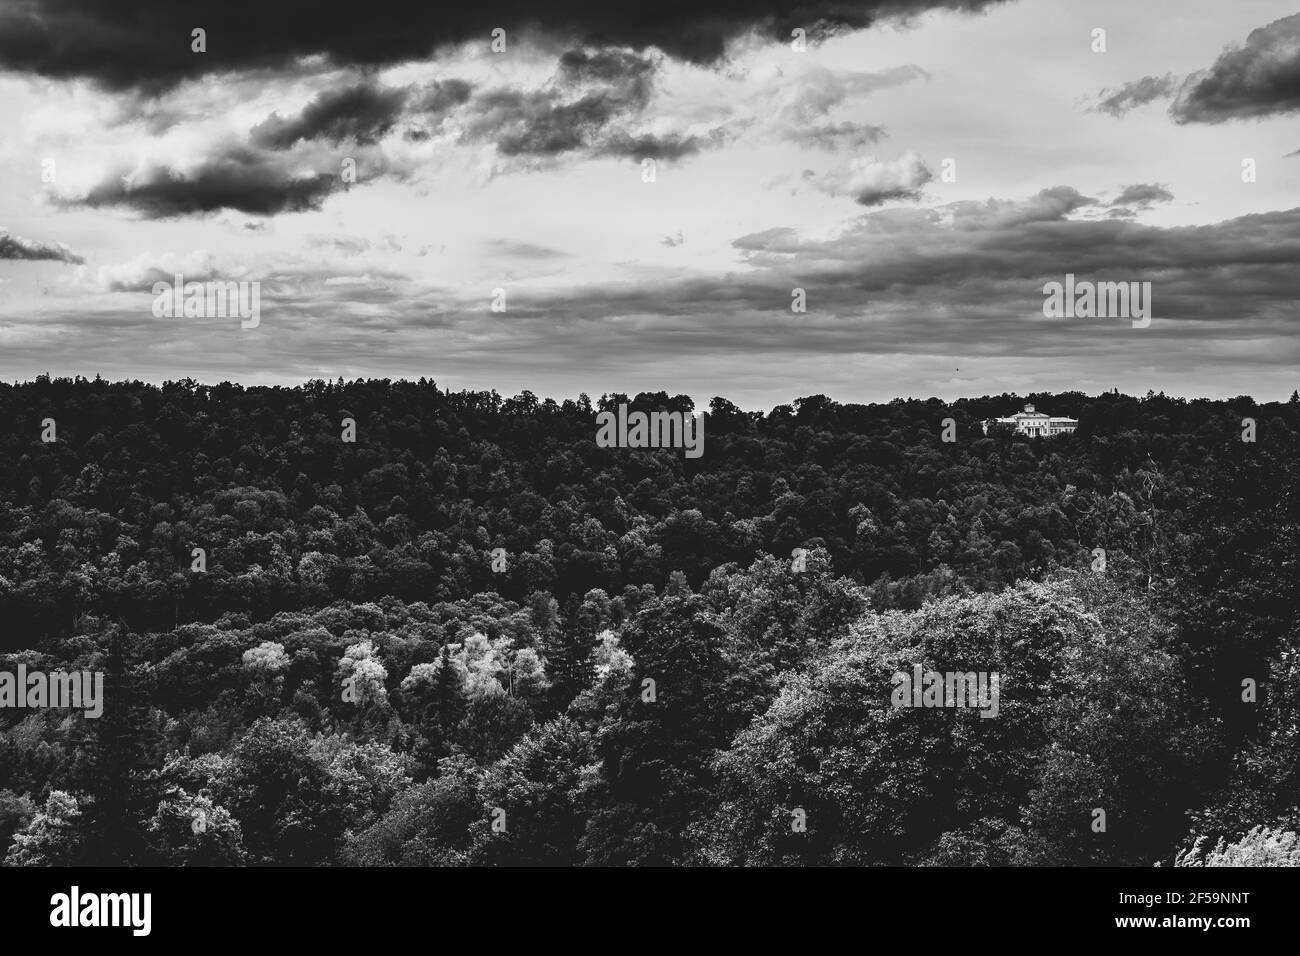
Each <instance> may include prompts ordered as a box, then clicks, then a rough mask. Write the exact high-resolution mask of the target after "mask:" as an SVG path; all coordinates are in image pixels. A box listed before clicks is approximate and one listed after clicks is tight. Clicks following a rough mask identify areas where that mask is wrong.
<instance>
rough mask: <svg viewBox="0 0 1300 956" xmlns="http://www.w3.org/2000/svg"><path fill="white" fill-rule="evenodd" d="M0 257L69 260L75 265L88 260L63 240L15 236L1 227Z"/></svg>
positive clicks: (29, 259)
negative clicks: (38, 239)
mask: <svg viewBox="0 0 1300 956" xmlns="http://www.w3.org/2000/svg"><path fill="white" fill-rule="evenodd" d="M0 259H25V260H28V261H32V262H35V261H45V262H68V263H72V264H74V265H76V264H80V263H83V262H85V261H86V260H85V259H83V258H82V257H81V256H79V255H77V254H76V253H75V252H73V251H72V250H71V249H69V248H68V247H67V246H65V245H63V243H61V242H58V243H53V244H51V243H48V242H37V241H36V240H34V239H24V238H23V237H22V236H15V235H14V234H13V233H11V232H10V231H9V230H8V229H0Z"/></svg>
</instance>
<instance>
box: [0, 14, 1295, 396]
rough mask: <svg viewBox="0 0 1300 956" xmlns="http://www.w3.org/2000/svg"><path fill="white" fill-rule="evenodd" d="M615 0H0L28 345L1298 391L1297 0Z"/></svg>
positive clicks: (509, 382) (14, 244) (76, 350)
mask: <svg viewBox="0 0 1300 956" xmlns="http://www.w3.org/2000/svg"><path fill="white" fill-rule="evenodd" d="M616 6H619V5H609V4H592V3H590V2H588V0H565V2H556V3H547V4H541V5H539V4H537V3H528V4H523V3H505V4H502V3H493V2H485V3H475V4H472V5H465V6H463V7H461V8H458V9H457V10H455V11H450V10H448V9H444V8H439V7H436V6H435V5H428V4H403V3H397V2H394V0H372V2H369V3H367V4H365V5H362V6H358V7H352V6H349V7H347V8H341V9H340V11H336V12H335V13H333V14H331V13H330V11H328V10H327V9H325V8H323V7H321V6H320V5H318V4H304V3H300V2H290V3H274V2H269V0H260V2H258V3H256V4H254V3H251V2H247V0H221V2H217V0H201V2H190V3H186V2H183V0H121V2H117V3H114V4H102V3H100V2H97V0H21V2H9V3H6V4H4V5H3V6H0V128H3V130H4V135H3V137H0V378H5V379H7V380H10V381H16V380H28V379H31V378H32V377H34V376H36V375H38V374H45V373H48V374H51V375H55V376H59V375H85V376H88V377H93V376H95V375H97V374H98V375H103V376H104V377H106V378H112V379H122V378H131V379H143V380H146V381H155V382H161V381H165V380H169V379H170V380H175V379H181V378H187V377H188V378H194V379H198V380H200V381H205V382H218V381H226V380H229V381H237V382H241V383H244V384H286V385H293V384H298V383H301V382H303V381H305V380H307V379H311V378H328V379H335V378H338V377H340V376H342V377H344V378H347V379H351V378H356V377H380V378H419V377H422V376H423V377H429V378H433V379H435V380H436V381H437V382H438V383H439V385H441V386H444V387H449V388H453V389H459V388H474V389H496V390H497V391H499V392H500V393H502V394H503V395H511V394H515V393H517V392H519V391H521V390H523V389H530V390H532V391H533V392H535V393H537V394H538V395H542V396H550V397H556V398H565V397H573V396H576V395H577V394H578V393H579V392H586V393H588V394H589V395H591V396H592V397H597V396H599V395H601V394H603V393H607V392H624V393H636V392H639V391H643V390H645V391H660V390H663V391H667V392H669V393H672V394H677V393H685V394H688V395H690V396H692V397H693V398H694V399H695V400H696V402H697V404H698V405H703V404H706V403H707V402H708V400H709V399H710V398H711V397H712V396H714V395H721V396H724V397H726V398H728V399H730V400H731V401H733V402H735V403H737V404H739V405H741V406H743V407H747V408H755V407H763V408H770V407H771V406H773V405H775V404H780V403H785V402H789V401H792V400H793V399H795V398H798V397H801V396H805V395H810V394H818V393H820V394H826V395H829V396H831V397H832V398H835V399H837V400H839V401H845V402H850V401H852V402H869V401H888V400H890V399H892V398H895V397H921V398H926V397H931V396H937V397H939V398H943V399H953V398H958V397H962V396H979V395H985V394H1000V393H1003V392H1017V393H1021V394H1025V393H1029V392H1035V391H1059V390H1069V389H1079V390H1082V391H1085V392H1090V393H1096V392H1100V391H1105V390H1109V389H1111V388H1118V389H1120V390H1121V391H1124V392H1129V393H1135V394H1145V393H1146V392H1147V391H1148V390H1155V391H1164V392H1166V393H1168V394H1172V395H1184V396H1204V397H1211V398H1223V397H1233V396H1237V395H1252V396H1254V397H1255V398H1257V399H1259V400H1279V399H1285V398H1286V397H1287V396H1289V395H1290V394H1291V392H1292V391H1293V390H1294V389H1296V388H1297V387H1300V334H1298V333H1300V327H1298V324H1297V323H1298V316H1297V311H1298V309H1300V305H1298V302H1300V268H1297V264H1300V124H1297V122H1296V119H1297V113H1298V112H1300V12H1297V10H1296V4H1295V3H1294V0H1293V2H1292V3H1290V4H1287V3H1279V2H1273V0H1234V2H1232V3H1227V2H1213V3H1211V2H1205V0H1146V2H1143V3H1140V4H1138V3H1133V2H1131V0H1122V2H1112V0H1089V2H1087V3H1080V2H1077V0H803V2H793V3H792V2H787V0H773V2H771V3H768V4H763V5H756V4H753V3H737V2H735V0H696V2H691V3H677V2H670V3H655V4H649V5H643V6H644V7H645V8H644V9H641V8H640V7H638V6H632V5H623V6H624V9H622V10H620V11H618V12H617V14H616V13H615V12H611V11H612V8H614V7H616ZM758 7H762V8H763V9H764V10H765V11H766V14H765V15H764V16H762V17H756V16H754V15H752V14H750V13H748V12H746V11H747V8H748V9H755V8H758ZM196 28H201V29H202V30H204V34H203V43H202V47H203V50H202V51H201V52H200V51H198V50H196V49H195V46H196V42H195V40H194V34H193V31H194V30H195V29H196ZM501 31H503V32H501ZM794 31H802V33H800V34H796V33H795V32H794ZM1098 31H1104V33H1099V32H1098ZM494 35H495V36H496V38H497V39H496V41H495V42H494ZM800 38H802V40H803V42H800ZM494 47H495V49H494ZM1247 167H1249V169H1247ZM352 170H355V176H353V175H352V172H351V171H352ZM651 173H653V175H651ZM177 274H180V275H182V276H183V277H184V279H185V281H223V282H224V281H246V282H258V283H260V301H261V316H260V322H259V323H258V325H257V326H256V327H255V328H244V327H241V326H242V324H241V322H240V320H239V318H238V317H234V318H230V317H197V316H195V317H188V318H187V317H184V316H181V317H167V316H162V317H159V316H157V315H155V310H154V308H153V306H154V295H153V291H152V290H153V287H154V283H155V282H158V281H164V280H165V281H172V279H173V277H174V276H175V275H177ZM1067 274H1073V275H1075V276H1076V277H1077V278H1078V279H1087V280H1092V281H1098V282H1150V283H1151V290H1152V291H1151V302H1152V320H1151V322H1150V324H1149V326H1147V327H1145V328H1139V327H1134V326H1133V325H1132V323H1131V322H1129V321H1127V320H1123V319H1115V318H1107V319H1095V318H1094V319H1090V318H1078V317H1059V318H1058V317H1047V316H1045V315H1044V311H1043V301H1044V292H1043V287H1044V285H1045V284H1046V283H1049V282H1053V281H1056V282H1061V281H1063V280H1064V278H1065V276H1066V275H1067ZM796 289H802V290H803V292H802V296H801V298H802V299H803V302H804V304H805V309H806V311H794V310H793V309H792V304H793V303H795V301H796V299H795V293H794V290H796ZM498 290H501V291H503V292H504V297H502V296H501V295H500V294H499V293H498ZM502 298H504V311H494V310H493V308H492V305H493V303H494V302H496V304H497V305H498V306H500V304H501V302H502Z"/></svg>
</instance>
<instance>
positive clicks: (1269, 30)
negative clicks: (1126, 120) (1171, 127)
mask: <svg viewBox="0 0 1300 956" xmlns="http://www.w3.org/2000/svg"><path fill="white" fill-rule="evenodd" d="M1175 94H1176V95H1175ZM1167 96H1173V97H1174V101H1173V103H1172V104H1171V105H1170V107H1169V115H1170V116H1172V117H1173V118H1174V120H1175V121H1176V122H1179V123H1224V122H1227V121H1229V120H1237V119H1251V118H1257V117H1264V116H1279V115H1283V114H1286V113H1294V112H1297V111H1300V13H1297V14H1294V15H1292V16H1289V17H1283V18H1282V19H1281V20H1274V21H1273V22H1272V23H1270V24H1268V26H1264V27H1260V28H1259V29H1257V30H1252V31H1251V33H1250V35H1249V36H1248V37H1246V42H1245V45H1243V46H1238V47H1230V48H1229V49H1227V50H1225V51H1224V52H1223V53H1222V54H1220V55H1219V58H1218V59H1217V60H1215V61H1214V63H1213V65H1212V66H1210V68H1209V69H1207V70H1200V71H1198V72H1196V73H1193V74H1191V75H1190V76H1188V77H1187V78H1186V79H1184V80H1183V81H1182V82H1181V83H1179V82H1178V80H1177V79H1176V78H1175V77H1174V76H1173V75H1172V74H1170V75H1168V76H1163V77H1155V76H1145V77H1143V78H1142V79H1140V80H1137V81H1135V82H1133V83H1128V84H1125V85H1124V86H1122V87H1120V88H1119V89H1118V90H1115V91H1113V92H1112V91H1111V90H1103V91H1102V93H1101V99H1100V100H1099V102H1098V103H1097V106H1096V107H1095V109H1097V110H1100V111H1101V112H1104V113H1110V114H1111V115H1112V116H1120V115H1122V114H1124V113H1126V112H1128V111H1129V110H1131V109H1133V108H1134V107H1136V106H1141V105H1142V104H1144V103H1149V102H1151V101H1152V100H1156V99H1160V98H1163V97H1167Z"/></svg>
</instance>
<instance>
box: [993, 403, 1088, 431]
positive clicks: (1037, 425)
mask: <svg viewBox="0 0 1300 956" xmlns="http://www.w3.org/2000/svg"><path fill="white" fill-rule="evenodd" d="M990 425H1013V426H1015V429H1016V431H1017V432H1018V433H1020V434H1021V435H1029V436H1032V437H1039V436H1041V437H1050V436H1052V435H1068V434H1069V433H1070V432H1072V431H1074V430H1075V429H1076V428H1078V427H1079V420H1078V419H1077V418H1053V417H1052V416H1051V415H1044V414H1043V413H1042V412H1040V411H1037V410H1036V409H1035V408H1034V406H1033V405H1026V406H1025V410H1024V411H1023V412H1016V414H1014V415H1012V416H1011V417H1010V418H989V419H986V420H985V422H984V434H986V435H987V434H988V433H989V426H990Z"/></svg>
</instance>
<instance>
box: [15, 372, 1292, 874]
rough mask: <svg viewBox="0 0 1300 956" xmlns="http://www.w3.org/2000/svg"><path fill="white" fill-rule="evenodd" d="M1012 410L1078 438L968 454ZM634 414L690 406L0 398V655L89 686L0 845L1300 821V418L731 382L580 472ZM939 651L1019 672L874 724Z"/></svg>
mask: <svg viewBox="0 0 1300 956" xmlns="http://www.w3.org/2000/svg"><path fill="white" fill-rule="evenodd" d="M1026 400H1028V401H1032V402H1034V403H1035V404H1036V405H1037V406H1038V407H1039V408H1040V409H1042V410H1045V411H1048V412H1050V414H1052V415H1064V416H1071V417H1076V418H1078V419H1079V420H1080V425H1079V428H1078V430H1077V431H1076V432H1074V433H1073V434H1069V435H1062V436H1058V437H1054V438H1051V439H1028V438H1024V437H1021V436H1017V435H1014V434H1011V433H1009V432H1007V431H1005V430H999V429H994V430H993V431H992V432H991V433H990V434H989V435H985V434H984V433H983V431H982V429H981V428H980V424H979V423H980V422H981V421H982V420H983V419H986V418H990V417H995V416H1001V415H1007V414H1009V413H1010V412H1011V411H1014V410H1016V409H1018V408H1019V407H1020V405H1021V404H1023V402H1024V401H1026ZM623 402H627V403H630V404H631V406H632V407H633V408H636V409H643V410H646V411H652V410H655V411H663V410H676V411H692V410H694V408H693V405H692V402H691V401H690V399H689V398H687V397H685V396H670V395H667V394H664V393H658V394H641V395H637V396H635V397H628V396H623V395H606V396H603V397H602V398H601V399H600V400H599V401H596V402H593V401H591V400H590V399H589V398H588V397H587V396H585V395H583V396H580V397H579V398H578V399H577V400H576V401H575V400H569V401H564V402H563V403H557V402H555V401H551V400H541V399H539V398H537V397H536V396H534V395H532V394H531V393H529V392H524V393H523V394H521V395H518V396H515V397H513V398H502V397H501V396H499V395H497V394H496V393H494V392H492V393H484V392H459V393H452V392H447V391H443V390H439V389H438V388H437V387H436V386H435V385H434V383H432V382H429V381H424V380H421V381H420V382H418V383H417V382H389V381H356V382H352V383H344V382H343V381H342V380H340V381H339V382H337V383H328V382H324V381H313V382H310V383H308V384H307V385H305V386H303V387H300V388H294V389H287V388H246V387H241V386H239V385H231V384H223V385H217V386H204V385H199V384H197V383H194V382H189V381H186V382H175V383H168V384H165V385H163V386H161V387H156V386H151V385H146V384H142V383H136V382H120V383H110V382H106V381H102V380H96V381H93V382H92V381H87V380H84V379H78V380H75V381H73V380H63V379H59V380H50V379H48V378H40V379H38V380H36V381H35V382H31V383H26V384H19V385H4V384H0V420H2V421H4V422H5V423H7V424H6V425H5V427H4V428H2V429H0V620H2V621H3V626H2V627H0V671H11V672H12V671H15V670H16V669H17V668H18V667H19V666H20V665H22V666H23V667H25V668H26V670H27V671H44V672H53V671H59V670H73V669H77V670H87V671H101V672H103V673H104V675H105V701H104V712H103V716H102V717H100V718H98V719H94V718H87V717H85V716H84V715H83V714H82V712H81V711H78V710H68V709H54V708H41V709H24V708H15V707H0V855H2V856H3V857H4V862H5V864H7V865H51V864H55V865H58V864H82V863H89V864H118V865H121V864H157V863H162V864H184V865H203V864H247V865H265V864H345V865H385V864H403V865H441V864H448V865H484V864H486V865H509V864H617V865H623V864H639V865H657V864H698V865H727V864H788V863H797V864H892V865H1039V864H1081V865H1082V864H1096V863H1117V864H1133V865H1149V864H1152V863H1156V862H1166V863H1172V862H1174V861H1175V860H1176V859H1177V860H1178V861H1179V862H1183V861H1186V860H1189V859H1190V860H1193V861H1194V860H1197V859H1199V858H1200V854H1201V851H1199V850H1196V849H1195V846H1196V843H1197V841H1198V840H1200V841H1202V842H1204V841H1209V844H1208V847H1207V849H1210V848H1213V847H1214V845H1215V843H1216V841H1218V840H1220V839H1223V840H1225V841H1228V843H1229V844H1230V843H1231V842H1232V841H1235V840H1238V839H1239V838H1242V837H1243V836H1246V835H1247V834H1248V833H1250V832H1251V831H1252V830H1254V831H1255V834H1256V836H1257V835H1258V833H1259V832H1260V831H1259V830H1258V828H1273V831H1282V832H1283V833H1284V834H1285V833H1287V832H1293V831H1295V830H1296V829H1297V828H1298V827H1300V691H1298V690H1297V688H1300V614H1298V613H1297V609H1300V480H1298V471H1300V465H1297V462H1298V461H1300V396H1295V395H1293V397H1292V399H1291V401H1290V402H1288V403H1275V404H1257V403H1255V402H1254V401H1252V400H1251V399H1250V398H1248V397H1242V398H1238V399H1233V400H1228V401H1209V400H1196V401H1185V400H1180V399H1172V398H1168V397H1165V396H1163V395H1151V394H1148V395H1147V396H1146V397H1145V398H1135V397H1130V396H1125V395H1119V394H1115V393H1109V394H1103V395H1100V396H1091V397H1090V396H1086V395H1083V394H1081V393H1066V394H1059V395H1053V394H1033V395H1028V396H1023V397H1021V396H1011V395H1002V396H995V397H986V398H980V399H969V400H961V401H957V402H953V403H945V402H941V401H939V400H930V401H919V400H916V401H903V400H896V401H894V402H891V403H889V404H884V405H844V404H838V403H836V402H834V401H832V400H831V399H829V398H827V397H826V396H821V395H814V396H810V397H807V398H802V399H800V400H798V401H796V402H794V403H793V404H791V405H786V406H779V407H777V408H775V409H772V410H771V411H769V412H766V413H764V412H747V411H743V410H741V409H739V408H737V407H736V406H735V405H733V404H732V403H730V402H728V401H726V400H725V399H722V398H715V399H713V400H712V402H711V403H710V405H709V407H708V408H707V409H706V410H704V409H701V411H707V416H706V418H705V422H706V424H705V441H704V453H703V455H702V456H701V457H699V458H686V457H685V456H683V455H682V453H681V451H680V450H673V449H627V448H600V447H597V444H596V442H595V441H594V440H593V439H594V434H595V417H596V413H597V412H598V411H601V410H605V409H612V408H615V407H617V406H618V405H619V404H620V403H623ZM947 418H951V419H953V420H954V421H955V424H956V440H955V441H952V442H945V441H943V440H942V438H941V434H942V432H943V430H944V429H943V425H942V422H943V420H944V419H947ZM1246 418H1249V419H1252V420H1253V422H1254V429H1253V432H1254V433H1253V435H1252V437H1253V438H1254V440H1253V441H1246V440H1243V419H1246ZM345 419H351V420H352V421H353V422H354V423H355V441H354V442H349V441H344V440H343V439H342V437H341V436H342V434H343V429H344V425H343V422H344V420H345ZM50 438H53V440H48V439H50ZM43 439H45V440H43ZM796 549H803V550H804V552H805V553H806V559H805V560H802V561H801V560H799V559H798V558H797V557H795V556H794V554H795V552H796ZM1100 552H1104V557H1103V559H1101V560H1099V557H1098V555H1099V553H1100ZM914 665H923V666H925V667H927V668H934V669H936V670H960V671H996V672H998V673H1000V674H1001V675H1002V685H1001V708H1000V712H999V714H998V716H997V718H996V719H983V718H981V717H980V715H979V714H978V713H975V712H971V711H963V710H952V709H937V710H920V711H916V710H909V709H896V708H892V707H891V706H890V691H891V675H893V674H894V673H895V672H898V671H909V670H910V669H911V668H912V667H913V666H914ZM1247 685H1249V687H1250V688H1251V689H1250V690H1247V689H1246V688H1247ZM1097 809H1102V810H1104V811H1105V817H1106V821H1107V824H1106V827H1105V829H1104V830H1101V831H1098V830H1097V829H1096V827H1095V819H1096V817H1095V811H1096V810H1097ZM793 820H797V821H799V823H798V825H793V824H792V821H793ZM1264 832H1265V834H1266V835H1267V834H1268V833H1269V832H1272V831H1264ZM1253 838H1254V837H1252V839H1253ZM1284 839H1289V840H1292V841H1293V840H1294V838H1293V837H1284ZM1286 845H1287V846H1289V845H1290V844H1286ZM1216 852H1217V851H1216ZM1233 853H1234V851H1231V850H1230V851H1226V852H1224V853H1219V856H1224V857H1226V858H1235V857H1233ZM1212 855H1213V854H1212ZM1282 855H1285V854H1282Z"/></svg>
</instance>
